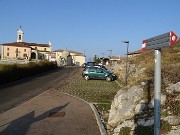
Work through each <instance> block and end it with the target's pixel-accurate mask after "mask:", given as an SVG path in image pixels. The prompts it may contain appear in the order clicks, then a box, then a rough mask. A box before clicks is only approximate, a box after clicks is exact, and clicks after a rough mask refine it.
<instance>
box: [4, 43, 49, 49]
mask: <svg viewBox="0 0 180 135" xmlns="http://www.w3.org/2000/svg"><path fill="white" fill-rule="evenodd" d="M2 45H5V46H17V47H27V48H31V46H40V47H49V44H37V43H27V42H12V43H4V44H2Z"/></svg>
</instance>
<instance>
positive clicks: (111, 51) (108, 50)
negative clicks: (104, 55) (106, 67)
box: [108, 50, 112, 58]
mask: <svg viewBox="0 0 180 135" xmlns="http://www.w3.org/2000/svg"><path fill="white" fill-rule="evenodd" d="M108 51H109V52H110V54H109V58H111V53H112V50H108Z"/></svg>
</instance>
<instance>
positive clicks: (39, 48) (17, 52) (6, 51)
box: [1, 26, 52, 60]
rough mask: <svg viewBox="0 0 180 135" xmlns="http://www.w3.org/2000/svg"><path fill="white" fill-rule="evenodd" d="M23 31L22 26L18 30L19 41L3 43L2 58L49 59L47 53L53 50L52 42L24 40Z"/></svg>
mask: <svg viewBox="0 0 180 135" xmlns="http://www.w3.org/2000/svg"><path fill="white" fill-rule="evenodd" d="M23 35H24V33H23V31H22V28H21V26H20V28H19V30H18V31H17V41H16V42H11V43H3V44H1V59H5V58H6V59H27V60H33V59H35V60H38V59H47V58H46V53H49V52H51V49H52V45H51V42H49V43H48V44H38V43H28V42H23Z"/></svg>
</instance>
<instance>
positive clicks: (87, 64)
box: [85, 62, 99, 67]
mask: <svg viewBox="0 0 180 135" xmlns="http://www.w3.org/2000/svg"><path fill="white" fill-rule="evenodd" d="M95 66H99V64H98V63H96V62H87V63H86V65H85V67H95Z"/></svg>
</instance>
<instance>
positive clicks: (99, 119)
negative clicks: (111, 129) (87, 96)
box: [61, 92, 107, 135]
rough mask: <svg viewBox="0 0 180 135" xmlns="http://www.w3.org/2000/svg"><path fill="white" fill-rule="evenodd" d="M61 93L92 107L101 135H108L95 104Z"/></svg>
mask: <svg viewBox="0 0 180 135" xmlns="http://www.w3.org/2000/svg"><path fill="white" fill-rule="evenodd" d="M61 93H63V94H65V95H68V96H71V97H74V98H77V99H79V100H81V101H83V102H84V103H86V104H88V105H89V106H90V107H91V110H92V111H93V113H94V115H95V117H96V122H97V124H98V127H99V130H100V133H101V135H107V132H106V130H105V128H104V125H103V123H102V121H101V118H100V116H99V113H98V111H97V109H96V108H95V106H94V104H93V103H89V102H87V101H85V100H83V99H81V98H79V97H76V96H74V95H71V94H68V93H64V92H61Z"/></svg>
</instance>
